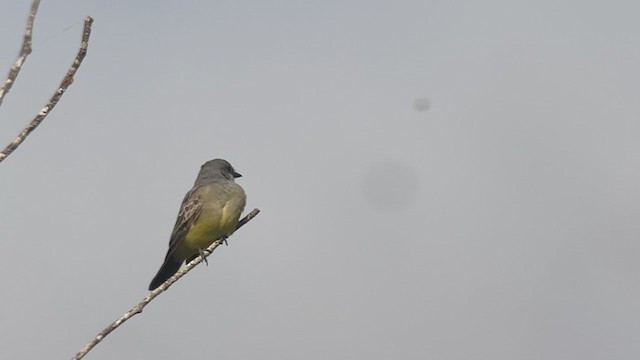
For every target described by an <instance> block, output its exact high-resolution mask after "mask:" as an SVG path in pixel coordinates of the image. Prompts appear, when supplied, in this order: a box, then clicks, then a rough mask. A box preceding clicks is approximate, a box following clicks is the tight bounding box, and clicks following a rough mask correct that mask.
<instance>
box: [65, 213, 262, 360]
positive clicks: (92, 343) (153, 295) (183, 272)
mask: <svg viewBox="0 0 640 360" xmlns="http://www.w3.org/2000/svg"><path fill="white" fill-rule="evenodd" d="M259 212H260V210H259V209H253V210H252V211H251V212H250V213H249V214H247V215H246V216H245V217H244V218H242V220H240V221H239V222H238V226H237V227H236V230H238V229H239V228H241V227H242V226H243V225H244V224H246V223H248V222H249V221H250V220H251V219H253V218H254V217H256V215H258V213H259ZM224 241H225V239H224V238H221V239H218V240H216V241H214V242H213V244H211V245H209V247H208V248H207V249H206V250H204V258H203V257H202V256H198V257H196V258H195V259H194V260H192V261H191V262H190V263H188V264H187V265H186V266H185V267H183V268H182V269H180V270H179V271H178V272H177V273H176V274H175V275H173V276H172V277H170V278H169V279H167V281H165V282H164V284H162V285H160V286H159V287H158V288H157V289H155V290H153V291H151V292H150V293H149V295H147V297H145V298H144V299H142V301H140V302H139V303H138V304H136V305H135V306H134V307H132V308H131V309H130V310H129V311H127V312H126V313H124V315H122V316H121V317H120V318H118V319H117V320H116V321H114V322H112V323H111V324H109V326H107V327H106V328H104V329H103V330H102V331H101V332H100V333H99V334H98V335H97V336H96V337H95V338H93V339H91V341H89V343H87V345H85V347H84V348H82V350H80V352H78V353H77V354H76V355H75V356H74V357H73V358H71V359H72V360H79V359H82V358H83V357H84V356H85V355H86V354H87V353H88V352H89V351H91V349H93V348H94V347H95V346H96V345H98V344H99V343H100V342H101V341H102V340H103V339H104V338H105V337H106V336H107V335H109V334H110V333H111V332H112V331H113V330H115V329H117V328H118V327H119V326H120V325H122V324H124V322H125V321H127V320H129V319H130V318H132V317H133V316H134V315H136V314H140V313H141V312H142V309H144V307H145V306H147V304H149V303H150V302H151V301H152V300H153V299H155V298H156V297H158V295H160V294H162V293H163V292H165V291H166V290H167V289H168V288H169V287H170V286H171V285H173V284H174V283H175V282H176V281H178V280H180V278H181V277H183V276H184V275H186V274H187V273H188V272H189V271H191V270H192V269H193V268H194V267H196V266H198V264H200V263H201V262H202V261H206V259H207V258H208V257H209V255H211V254H212V253H213V251H214V250H215V249H216V248H217V247H218V246H220V244H222V243H224Z"/></svg>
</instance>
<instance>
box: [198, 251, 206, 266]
mask: <svg viewBox="0 0 640 360" xmlns="http://www.w3.org/2000/svg"><path fill="white" fill-rule="evenodd" d="M198 253H200V257H201V258H202V261H204V263H205V265H207V266H209V261H208V260H207V257H206V256H205V255H206V253H205V252H204V250H202V249H198Z"/></svg>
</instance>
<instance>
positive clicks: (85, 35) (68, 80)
mask: <svg viewBox="0 0 640 360" xmlns="http://www.w3.org/2000/svg"><path fill="white" fill-rule="evenodd" d="M92 23H93V19H92V18H91V17H90V16H87V17H86V18H85V19H84V30H83V31H82V41H81V42H80V50H78V54H77V55H76V58H75V59H74V60H73V64H71V67H70V68H69V70H68V71H67V75H65V77H64V79H62V82H61V83H60V86H59V87H58V90H57V91H56V92H55V94H53V96H52V97H51V99H49V103H47V105H46V106H45V107H44V108H42V110H40V112H39V113H38V115H36V116H35V117H34V118H33V120H31V122H30V123H29V125H27V127H25V128H24V129H23V130H22V132H21V133H20V135H18V137H17V138H16V139H15V140H13V141H12V142H11V143H9V145H7V147H5V148H4V150H2V152H0V162H2V160H4V159H5V158H6V157H7V156H9V155H10V154H11V153H12V152H13V151H14V150H15V149H17V148H18V146H20V144H22V142H23V141H24V140H25V139H26V138H27V136H29V134H31V132H32V131H33V130H35V129H36V128H37V127H38V125H40V123H41V122H42V120H44V118H45V117H46V116H47V115H48V114H49V112H51V110H53V108H54V107H55V106H56V104H58V101H59V100H60V98H61V97H62V95H63V94H64V93H65V91H67V88H68V87H69V86H70V85H71V84H73V76H74V75H75V73H76V71H78V68H79V67H80V65H81V64H82V60H84V57H85V56H86V55H87V48H88V46H89V36H91V24H92Z"/></svg>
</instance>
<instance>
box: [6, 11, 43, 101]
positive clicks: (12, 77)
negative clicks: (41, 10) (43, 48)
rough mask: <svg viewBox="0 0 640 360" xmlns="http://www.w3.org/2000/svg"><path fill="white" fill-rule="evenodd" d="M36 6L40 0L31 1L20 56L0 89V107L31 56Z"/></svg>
mask: <svg viewBox="0 0 640 360" xmlns="http://www.w3.org/2000/svg"><path fill="white" fill-rule="evenodd" d="M38 6H40V0H33V2H32V3H31V10H30V11H29V17H28V18H27V28H26V30H25V31H24V37H23V39H22V48H21V49H20V54H19V55H18V58H17V59H16V62H15V63H14V64H13V66H12V67H11V70H9V75H7V80H6V81H5V82H4V85H2V88H0V105H2V100H3V99H4V96H5V95H6V94H8V93H9V90H11V87H12V86H13V83H14V82H15V81H16V78H17V77H18V74H19V73H20V69H22V64H24V62H25V61H26V60H27V56H29V54H31V36H32V35H33V21H34V20H35V19H36V13H37V12H38Z"/></svg>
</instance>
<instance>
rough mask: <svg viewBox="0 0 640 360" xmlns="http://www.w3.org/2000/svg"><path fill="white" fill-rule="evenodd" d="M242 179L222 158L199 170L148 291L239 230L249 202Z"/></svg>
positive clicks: (204, 165)
mask: <svg viewBox="0 0 640 360" xmlns="http://www.w3.org/2000/svg"><path fill="white" fill-rule="evenodd" d="M241 176H242V175H241V174H239V173H238V172H236V171H235V170H234V168H233V166H231V164H230V163H229V162H228V161H226V160H223V159H214V160H209V161H207V162H205V163H204V164H203V165H202V166H201V167H200V172H199V173H198V177H197V178H196V181H195V183H194V185H193V188H191V190H189V191H188V192H187V194H186V195H185V196H184V199H183V200H182V205H181V206H180V211H179V212H178V218H177V220H176V224H175V225H174V227H173V232H172V233H171V237H170V239H169V250H168V251H167V255H166V256H165V258H164V262H163V263H162V266H161V267H160V270H158V273H157V274H156V275H155V276H154V278H153V280H151V283H150V284H149V290H155V289H156V288H157V287H159V286H160V285H162V284H163V283H164V282H165V281H166V280H167V279H169V278H170V277H171V276H173V274H175V273H176V272H178V270H179V269H180V266H182V263H183V262H184V263H185V264H188V263H189V262H190V261H191V260H193V259H195V258H196V257H197V256H202V255H203V254H204V252H203V250H204V249H206V248H207V247H208V246H209V245H211V244H212V243H213V242H214V241H216V240H219V239H221V238H224V239H226V238H227V237H228V236H229V235H231V234H232V233H233V232H234V231H235V230H236V227H237V225H238V220H239V219H240V215H241V214H242V211H243V210H244V207H245V204H246V202H247V196H246V194H245V192H244V189H243V188H242V187H241V186H240V185H238V184H237V183H236V182H235V179H236V178H239V177H241Z"/></svg>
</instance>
